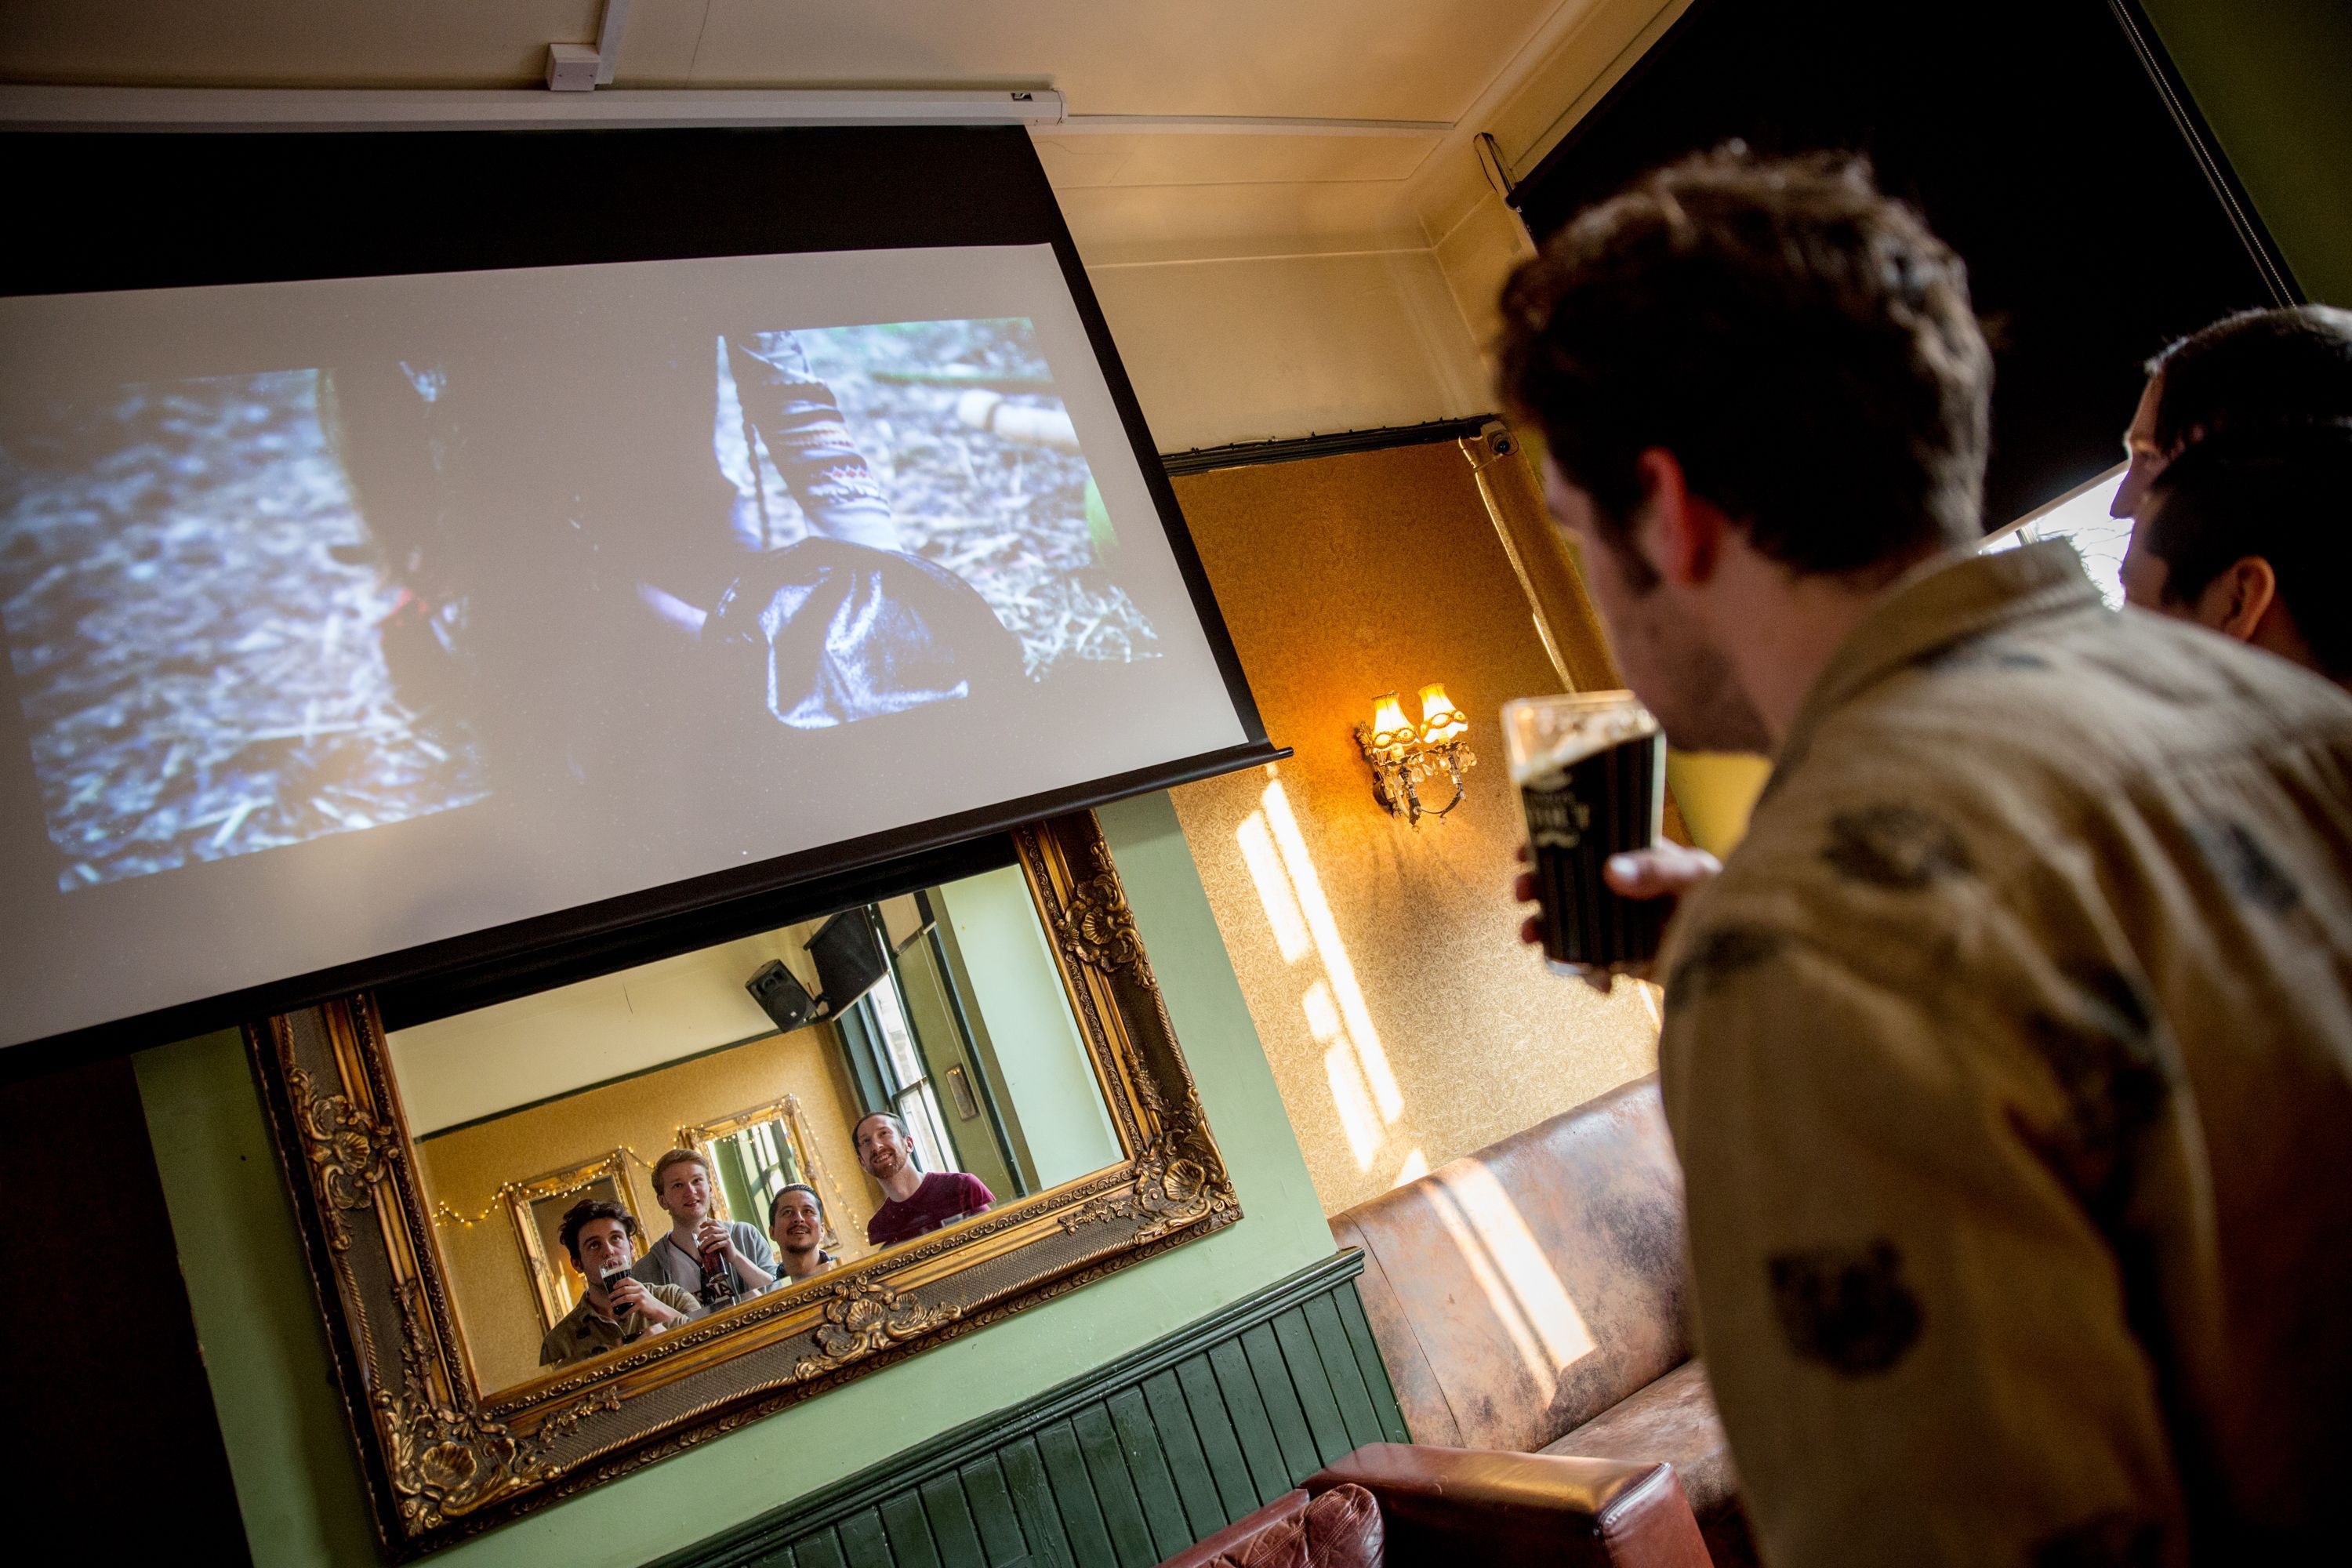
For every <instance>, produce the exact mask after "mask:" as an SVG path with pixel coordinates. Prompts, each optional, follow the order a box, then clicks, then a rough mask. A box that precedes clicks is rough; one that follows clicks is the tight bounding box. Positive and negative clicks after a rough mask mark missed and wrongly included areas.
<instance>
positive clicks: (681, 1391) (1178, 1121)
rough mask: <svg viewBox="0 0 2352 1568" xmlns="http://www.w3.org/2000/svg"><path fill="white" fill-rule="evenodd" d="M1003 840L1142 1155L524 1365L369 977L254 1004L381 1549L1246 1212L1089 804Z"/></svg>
mask: <svg viewBox="0 0 2352 1568" xmlns="http://www.w3.org/2000/svg"><path fill="white" fill-rule="evenodd" d="M1012 837H1013V847H1014V850H1015V853H1016V856H1017V858H1018V860H1019V863H1020V865H1021V868H1022V870H1023V872H1024V875H1025V877H1026V879H1027V880H1028V884H1029V889H1030V893H1031V895H1032V897H1033V899H1034V901H1035V905H1036V910H1037V913H1038V918H1039V919H1040V921H1042V922H1043V924H1044V928H1045V933H1046V935H1047V938H1048V945H1049V946H1050V947H1051V948H1052V950H1053V952H1054V959H1055V966H1056V968H1057V969H1058V971H1059V973H1060V975H1061V979H1062V984H1063V986H1064V988H1065V990H1066V993H1067V995H1068V998H1069V1002H1070V1005H1071V1011H1072V1014H1073V1015H1074V1016H1075V1017H1076V1021H1077V1024H1078V1027H1079V1032H1080V1034H1081V1036H1082V1037H1084V1039H1085V1041H1086V1044H1087V1056H1088V1058H1089V1059H1090V1060H1091V1061H1092V1063H1093V1066H1094V1069H1095V1073H1096V1076H1097V1079H1098V1083H1099V1087H1100V1088H1101V1089H1102V1091H1103V1097H1104V1101H1105V1103H1106V1105H1107V1106H1108V1110H1109V1111H1110V1116H1111V1121H1112V1123H1113V1125H1114V1127H1115V1128H1116V1129H1117V1131H1118V1138H1119V1142H1120V1145H1121V1147H1122V1149H1123V1150H1124V1151H1125V1152H1126V1158H1124V1159H1123V1160H1121V1161H1120V1162H1119V1163H1117V1164H1114V1165H1110V1166H1108V1167H1106V1168H1104V1169H1102V1170H1100V1171H1097V1172H1095V1173H1092V1174H1090V1175H1086V1176H1081V1177H1079V1178H1077V1179H1076V1180H1075V1181H1069V1182H1065V1183H1063V1184H1060V1185H1058V1186H1054V1187H1050V1188H1047V1189H1046V1190H1045V1191H1043V1192H1040V1193H1034V1194H1030V1195H1029V1196H1027V1197H1024V1198H1018V1199H1014V1200H1013V1201H1011V1202H1008V1203H1003V1204H1000V1205H997V1206H996V1207H995V1208H993V1209H992V1210H990V1211H989V1212H988V1213H986V1214H983V1215H979V1216H977V1217H975V1218H973V1219H971V1220H967V1221H964V1222H961V1223H960V1224H958V1225H955V1226H951V1227H950V1228H947V1229H943V1230H940V1231H935V1232H933V1233H931V1234H930V1235H929V1236H925V1237H917V1238H916V1239H914V1240H912V1241H909V1242H905V1243H902V1244H900V1245H898V1246H896V1247H890V1248H887V1249H886V1250H884V1251H882V1252H880V1253H877V1254H876V1255H874V1256H873V1257H870V1258H861V1259H858V1260H857V1261H856V1262H854V1263H850V1264H845V1265H844V1266H843V1267H841V1268H838V1269H835V1270H833V1271H831V1272H829V1273H827V1274H824V1275H823V1276H821V1277H819V1278H817V1279H811V1280H808V1281H806V1282H804V1283H803V1284H799V1285H793V1286H790V1287H787V1288H786V1289H782V1290H775V1291H771V1292H769V1293H768V1294H766V1295H763V1296H760V1297H757V1298H755V1299H753V1300H751V1301H749V1302H746V1303H744V1304H742V1305H740V1306H737V1307H734V1308H730V1309H728V1310H724V1311H722V1312H720V1313H719V1314H716V1315H714V1316H713V1317H711V1318H709V1319H706V1320H700V1321H696V1322H694V1323H692V1324H690V1325H688V1326H687V1327H684V1328H680V1329H677V1330H673V1331H669V1332H667V1333H665V1334H662V1335H659V1336H657V1337H656V1338H655V1339H653V1340H650V1341H647V1342H642V1343H640V1344H637V1345H634V1346H630V1347H628V1348H626V1349H625V1350H623V1351H620V1352H614V1353H612V1354H608V1355H604V1356H600V1357H597V1358H596V1359H594V1360H593V1361H589V1362H585V1363H580V1364H578V1365H576V1366H572V1367H565V1368H559V1369H555V1370H553V1371H551V1372H550V1373H547V1374H545V1375H543V1376H541V1377H538V1378H535V1379H533V1380H531V1381H530V1382H527V1383H522V1384H516V1385H515V1386H513V1387H511V1388H504V1389H497V1390H491V1391H487V1392H486V1391H484V1390H482V1389H480V1388H479V1387H478V1386H477V1385H476V1383H475V1379H474V1375H473V1372H472V1369H471V1366H470V1363H469V1362H468V1360H467V1354H466V1351H465V1344H464V1336H463V1333H462V1331H461V1330H460V1328H459V1325H458V1322H457V1314H456V1311H455V1310H454V1308H453V1306H452V1300H451V1295H450V1291H449V1284H448V1280H447V1279H446V1275H445V1273H444V1271H443V1268H442V1264H441V1260H440V1255H439V1253H438V1251H437V1249H436V1245H435V1241H434V1232H433V1221H432V1213H431V1205H430V1203H429V1200H428V1199H427V1198H426V1196H425V1193H424V1191H423V1186H422V1183H421V1181H420V1179H419V1175H418V1170H417V1163H416V1158H415V1147H414V1145H413V1144H412V1143H411V1142H410V1140H409V1137H408V1132H407V1126H406V1122H405V1120H404V1115H403V1112H402V1110H401V1104H400V1097H399V1093H398V1091H397V1089H396V1088H395V1087H394V1081H393V1078H392V1074H391V1070H390V1058H389V1056H388V1053H387V1051H386V1047H385V1043H384V1031H383V1024H382V1021H381V1019H380V1017H379V1016H378V1013H377V1009H376V1005H375V1001H374V998H373V996H372V995H371V994H367V993H364V992H362V993H358V994H352V995H348V996H342V997H338V998H335V999H333V1000H331V1001H329V1002H325V1003H322V1004H320V1005H317V1006H313V1007H307V1008H303V1009H301V1010H299V1011H297V1012H292V1013H285V1014H280V1015H278V1016H273V1017H270V1018H268V1019H266V1020H263V1021H261V1022H259V1023H257V1024H253V1025H250V1026H247V1030H246V1038H247V1047H248V1049H249V1050H250V1052H251V1056H252V1059H253V1066H254V1071H255V1076H256V1078H257V1080H258V1082H259V1084H260V1087H261V1092H262V1099H263V1101H264V1104H265V1108H266V1110H267V1113H268V1121H269V1122H270V1130H271V1132H272V1134H273V1136H274V1138H275V1140H276V1142H277V1147H278V1164H279V1169H280V1173H281V1175H282V1176H283V1177H284V1179H285V1181H286V1184H287V1189H288V1192H289V1195H290V1196H291V1198H292V1200H293V1204H294V1207H295V1211H296V1215H297V1219H298V1221H299V1228H300V1230H301V1234H302V1242H303V1251H304V1256H305V1259H306V1262H307V1263H308V1266H309V1268H310V1279H311V1284H312V1288H313V1290H314V1291H315V1293H316V1296H317V1299H318V1303H319V1309H320V1317H321V1318H322V1319H323V1321H324V1323H325V1327H326V1331H327V1337H328V1342H329V1345H330V1349H331V1356H332V1360H333V1363H334V1369H335V1376H336V1381H337V1385H338V1387H339V1389H340V1391H341V1394H342V1401H343V1407H344V1414H345V1416H346V1419H347V1421H348V1423H349V1425H350V1426H351V1428H352V1437H353V1440H354V1442H355V1444H356V1445H357V1447H358V1449H359V1453H360V1458H361V1463H362V1471H363V1472H364V1475H365V1478H366V1485H367V1491H368V1495H369V1501H370V1507H371V1511H372V1513H373V1518H374V1521H375V1525H376V1531H377V1535H378V1538H379V1542H380V1543H381V1545H382V1546H383V1551H384V1552H385V1555H386V1556H387V1557H388V1558H390V1559H391V1560H393V1561H395V1562H396V1561H402V1560H404V1559H407V1558H412V1557H415V1556H419V1555H422V1554H423V1553H425V1552H432V1551H435V1550H437V1549H438V1548H440V1547H442V1546H446V1545H448V1544H450V1543H452V1542H456V1541H457V1540H460V1539H462V1538H464V1537H466V1536H469V1535H472V1534H475V1533H477V1532H478V1531H483V1530H487V1529H489V1528H490V1527H492V1526H494V1525H497V1524H500V1523H503V1522H505V1521H508V1520H509V1519H512V1518H514V1517H515V1516H516V1515H518V1514H520V1513H523V1512H526V1511H529V1510H532V1509H536V1508H541V1507H545V1506H547V1505H548V1504H551V1503H553V1502H556V1501H558V1500H561V1499H563V1498H566V1497H569V1496H572V1494H574V1493H577V1492H580V1491H583V1490H584V1489H588V1488H590V1487H593V1486H598V1485H601V1484H602V1483H604V1482H605V1481H608V1480H612V1479H616V1478H618V1477H620V1476H623V1475H625V1474H627V1473H629V1472H630V1471H632V1470H634V1469H635V1468H638V1467H639V1466H642V1465H646V1464H650V1463H652V1462H653V1461H655V1460H656V1459H660V1458H665V1457H667V1456H668V1455H670V1454H674V1453H677V1452H678V1451H679V1450H681V1449H683V1448H687V1447H691V1446H693V1445H694V1444H697V1443H700V1442H704V1441H706V1440H708V1439H709V1438H712V1437H716V1436H720V1435H721V1434H724V1433H727V1432H730V1431H732V1430H734V1429H736V1428H737V1427H740V1426H744V1425H746V1424H748V1423H750V1422H752V1421H756V1420H758V1419H760V1418H761V1417H762V1416H765V1415H770V1414H772V1413H773V1412H775V1411H777V1410H781V1409H782V1408H783V1407H785V1406H786V1405H794V1404H797V1403H799V1402H800V1401H802V1400H804V1399H807V1398H810V1397H812V1396H814V1395H815V1394H823V1393H824V1392H825V1391H827V1390H829V1389H832V1388H835V1387H838V1386H840V1385H841V1384H845V1383H847V1382H849V1381H850V1380H852V1379H854V1378H857V1377H862V1376H864V1375H865V1374H866V1373H870V1372H873V1371H876V1370H877V1369H879V1368H881V1367H883V1366H887V1365H888V1364H890V1363H893V1362H896V1361H898V1360H901V1359H903V1358H905V1357H907V1356H908V1355H912V1354H914V1353H916V1352H919V1351H921V1350H923V1349H926V1348H928V1347H929V1346H931V1345H934V1344H938V1343H940V1342H945V1341H947V1340H950V1339H954V1338H956V1337H958V1336H960V1335H962V1334H967V1333H970V1332H971V1331H973V1330H974V1329H978V1328H981V1327H983V1326H985V1325H987V1324H989V1323H992V1322H994V1321H998V1320H999V1319H1002V1318H1004V1317H1007V1316H1009V1315H1010V1314H1012V1313H1013V1312H1016V1311H1019V1310H1023V1309H1024V1308H1026V1307H1030V1306H1033V1305H1035V1304H1036V1303H1038V1302H1040V1301H1044V1300H1049V1299H1051V1298H1053V1297H1055V1296H1059V1295H1061V1294H1064V1293H1065V1292H1066V1291H1069V1290H1073V1289H1077V1288H1078V1287H1079V1286H1082V1285H1085V1284H1087V1283H1088V1282H1090V1281H1092V1280H1094V1279H1099V1278H1101V1277H1102V1276H1104V1275H1106V1274H1108V1273H1110V1272H1112V1271H1113V1270H1115V1269H1118V1268H1125V1267H1126V1266H1128V1265H1129V1264H1132V1263H1136V1262H1139V1261H1140V1260H1142V1259H1143V1258H1149V1257H1151V1256H1152V1255H1154V1254H1156V1253H1159V1252H1161V1251H1164V1250H1166V1249H1167V1248H1169V1247H1175V1246H1179V1245H1181V1244H1182V1243H1184V1242H1186V1241H1189V1240H1192V1239H1193V1238H1195V1237H1202V1236H1206V1235H1208V1234H1210V1233H1211V1232H1213V1231H1216V1230H1219V1229H1222V1228H1223V1227H1224V1226H1228V1225H1231V1224H1233V1223H1234V1221H1236V1220H1238V1219H1239V1218H1241V1212H1242V1211H1241V1205H1240V1203H1239V1201H1238V1199H1237V1197H1236V1195H1235V1194H1234V1185H1233V1181H1232V1178H1231V1176H1230V1175H1229V1173H1227V1171H1226V1168H1225V1164H1224V1161H1223V1158H1222V1156H1221V1155H1220V1154H1219V1152H1218V1150H1217V1145H1216V1142H1215V1140H1214V1139H1213V1137H1212V1136H1211V1134H1210V1131H1209V1126H1208V1121H1207V1118H1206V1117H1205V1116H1204V1114H1203V1113H1202V1107H1201V1100H1200V1095H1199V1092H1198V1090H1197V1089H1195V1087H1194V1085H1193V1082H1192V1073H1191V1072H1190V1070H1189V1069H1188V1068H1186V1067H1185V1065H1184V1058H1183V1055H1182V1052H1181V1050H1180V1049H1179V1047H1178V1045H1177V1042H1176V1034H1175V1029H1174V1027H1173V1026H1171V1023H1170V1021H1169V1017H1168V1009H1167V1006H1166V1005H1165V1003H1164V1002H1163V1001H1162V999H1161V997H1160V987H1159V984H1158V981H1157V979H1156V978H1155V977H1154V975H1153V973H1152V970H1151V963H1150V959H1149V958H1148V957H1147V956H1146V954H1145V952H1144V948H1143V940H1142V937H1141V936H1140V934H1139V932H1138V931H1137V930H1136V925H1135V917H1134V915H1133V913H1132V911H1131V910H1129V907H1128V903H1127V896H1126V893H1125V890H1124V889H1122V888H1121V886H1120V884H1119V879H1118V870H1117V868H1115V867H1114V866H1113V865H1112V863H1111V855H1110V848H1109V846H1108V844H1107V843H1106V842H1105V841H1104V839H1103V836H1102V829H1101V827H1100V826H1099V825H1098V824H1097V822H1096V820H1095V817H1094V814H1093V813H1091V812H1081V813H1076V814H1073V815H1070V816H1056V817H1051V818H1048V819H1046V820H1045V821H1042V822H1038V823H1034V824H1030V825H1027V826H1022V827H1018V828H1015V829H1013V831H1012Z"/></svg>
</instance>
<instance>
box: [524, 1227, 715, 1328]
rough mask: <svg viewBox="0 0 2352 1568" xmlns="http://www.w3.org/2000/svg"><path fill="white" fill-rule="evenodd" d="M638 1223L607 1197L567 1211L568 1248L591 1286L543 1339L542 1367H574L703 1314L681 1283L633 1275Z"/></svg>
mask: <svg viewBox="0 0 2352 1568" xmlns="http://www.w3.org/2000/svg"><path fill="white" fill-rule="evenodd" d="M635 1226H636V1221H635V1220H633V1219H631V1218H630V1217H629V1214H628V1211H627V1210H625V1209H624V1208H623V1207H621V1205H618V1204H616V1203H613V1202H611V1201H610V1200H608V1199H604V1198H582V1199H581V1200H580V1201H579V1202H578V1203H576V1204H573V1205H572V1206H571V1207H570V1208H568V1209H566V1210H564V1211H563V1228H562V1231H561V1232H560V1233H559V1234H560V1236H561V1237H562V1241H563V1250H564V1251H565V1252H566V1253H568V1254H570V1255H571V1258H572V1267H573V1268H577V1269H579V1270H580V1277H581V1278H582V1279H583V1280H585V1281H586V1282H587V1288H586V1289H584V1290H583V1291H582V1292H581V1296H580V1300H579V1302H578V1304H577V1305H575V1306H574V1307H573V1308H572V1310H570V1311H569V1312H566V1313H565V1314H564V1315H563V1316H562V1318H561V1319H560V1320H558V1321H557V1322H556V1325H555V1327H553V1328H551V1329H550V1330H548V1331H547V1336H546V1338H544V1339H542V1340H541V1341H540V1343H539V1364H540V1365H541V1366H570V1365H571V1364H572V1363H573V1362H576V1361H585V1360H587V1359H588V1358H589V1357H590V1356H595V1355H603V1354H604V1352H606V1351H616V1350H619V1349H620V1348H621V1347H622V1346H623V1345H633V1344H635V1343H636V1342H637V1341H639V1340H640V1339H643V1338H644V1337H645V1336H646V1335H647V1334H657V1333H660V1332H661V1331H663V1330H665V1329H674V1328H676V1327H677V1325H678V1324H680V1323H683V1322H685V1321H688V1319H691V1318H695V1317H698V1316H699V1315H700V1309H699V1308H698V1307H697V1306H696V1305H695V1300H694V1298H693V1297H691V1296H689V1295H688V1294H687V1293H686V1292H685V1291H683V1290H681V1289H678V1288H677V1286H675V1285H648V1284H646V1283H645V1282H644V1281H643V1280H641V1279H635V1278H632V1277H631V1275H630V1273H629V1265H630V1261H631V1259H632V1258H633V1257H634V1255H635V1245H634V1237H633V1232H634V1231H635Z"/></svg>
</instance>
